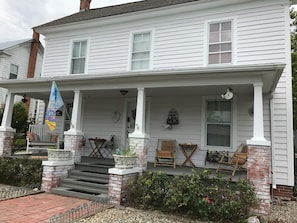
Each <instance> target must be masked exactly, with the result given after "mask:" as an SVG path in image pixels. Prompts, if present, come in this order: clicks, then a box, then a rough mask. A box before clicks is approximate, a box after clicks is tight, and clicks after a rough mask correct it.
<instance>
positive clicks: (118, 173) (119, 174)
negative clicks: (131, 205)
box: [108, 167, 142, 205]
mask: <svg viewBox="0 0 297 223" xmlns="http://www.w3.org/2000/svg"><path fill="white" fill-rule="evenodd" d="M108 173H109V187H108V196H109V197H112V198H113V203H114V204H116V205H120V204H121V202H122V198H123V197H126V198H128V194H127V189H126V186H127V185H128V183H129V181H131V180H134V179H135V178H136V177H137V176H138V175H139V174H141V173H142V169H141V168H137V167H134V168H131V169H118V168H110V169H109V170H108Z"/></svg>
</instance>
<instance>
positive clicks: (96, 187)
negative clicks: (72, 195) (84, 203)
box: [60, 178, 108, 194]
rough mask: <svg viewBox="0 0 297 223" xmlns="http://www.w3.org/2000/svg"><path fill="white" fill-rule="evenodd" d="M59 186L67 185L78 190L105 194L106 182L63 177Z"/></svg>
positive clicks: (106, 191) (106, 189) (106, 190)
mask: <svg viewBox="0 0 297 223" xmlns="http://www.w3.org/2000/svg"><path fill="white" fill-rule="evenodd" d="M60 186H61V187H67V188H71V189H74V190H77V191H79V192H85V193H92V194H107V193H108V184H97V183H90V182H84V181H78V180H75V179H68V178H66V179H63V180H61V183H60Z"/></svg>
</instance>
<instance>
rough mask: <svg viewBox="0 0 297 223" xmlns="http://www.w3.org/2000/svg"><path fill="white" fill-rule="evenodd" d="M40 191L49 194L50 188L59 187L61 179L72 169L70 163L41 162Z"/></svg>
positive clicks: (71, 163)
mask: <svg viewBox="0 0 297 223" xmlns="http://www.w3.org/2000/svg"><path fill="white" fill-rule="evenodd" d="M42 166H43V172H42V184H41V190H44V191H45V192H50V191H51V189H52V188H55V187H57V186H59V184H60V180H61V178H65V177H66V176H67V174H68V170H70V169H74V162H73V161H72V160H71V161H43V162H42Z"/></svg>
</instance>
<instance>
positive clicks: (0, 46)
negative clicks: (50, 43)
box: [0, 38, 45, 122]
mask: <svg viewBox="0 0 297 223" xmlns="http://www.w3.org/2000/svg"><path fill="white" fill-rule="evenodd" d="M35 42H36V41H35V39H34V38H32V39H23V40H17V41H10V42H4V43H0V78H1V81H4V80H8V79H25V78H27V77H28V74H33V76H34V77H40V75H41V69H42V60H43V51H44V48H43V46H42V44H40V43H39V42H38V47H37V49H36V54H33V52H34V51H33V50H32V46H34V44H35ZM34 55H36V56H34ZM32 57H34V58H35V59H34V60H33V61H30V58H32ZM31 60H32V59H31ZM32 66H34V67H32ZM6 93H7V90H6V89H5V88H1V87H0V105H1V108H3V107H4V104H5V100H6ZM22 99H23V95H22V96H16V98H15V102H17V101H21V100H22ZM44 108H45V107H44V102H42V101H39V100H34V99H32V100H30V102H29V118H30V119H34V120H36V121H37V122H38V121H39V122H40V121H43V119H42V118H41V117H40V116H39V117H38V116H36V109H38V110H39V109H40V113H39V114H40V115H43V116H44Z"/></svg>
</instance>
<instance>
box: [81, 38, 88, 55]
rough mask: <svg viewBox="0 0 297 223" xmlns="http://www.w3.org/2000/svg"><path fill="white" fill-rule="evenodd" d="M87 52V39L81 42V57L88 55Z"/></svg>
mask: <svg viewBox="0 0 297 223" xmlns="http://www.w3.org/2000/svg"><path fill="white" fill-rule="evenodd" d="M86 52H87V41H83V42H81V52H80V56H81V57H86Z"/></svg>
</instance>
